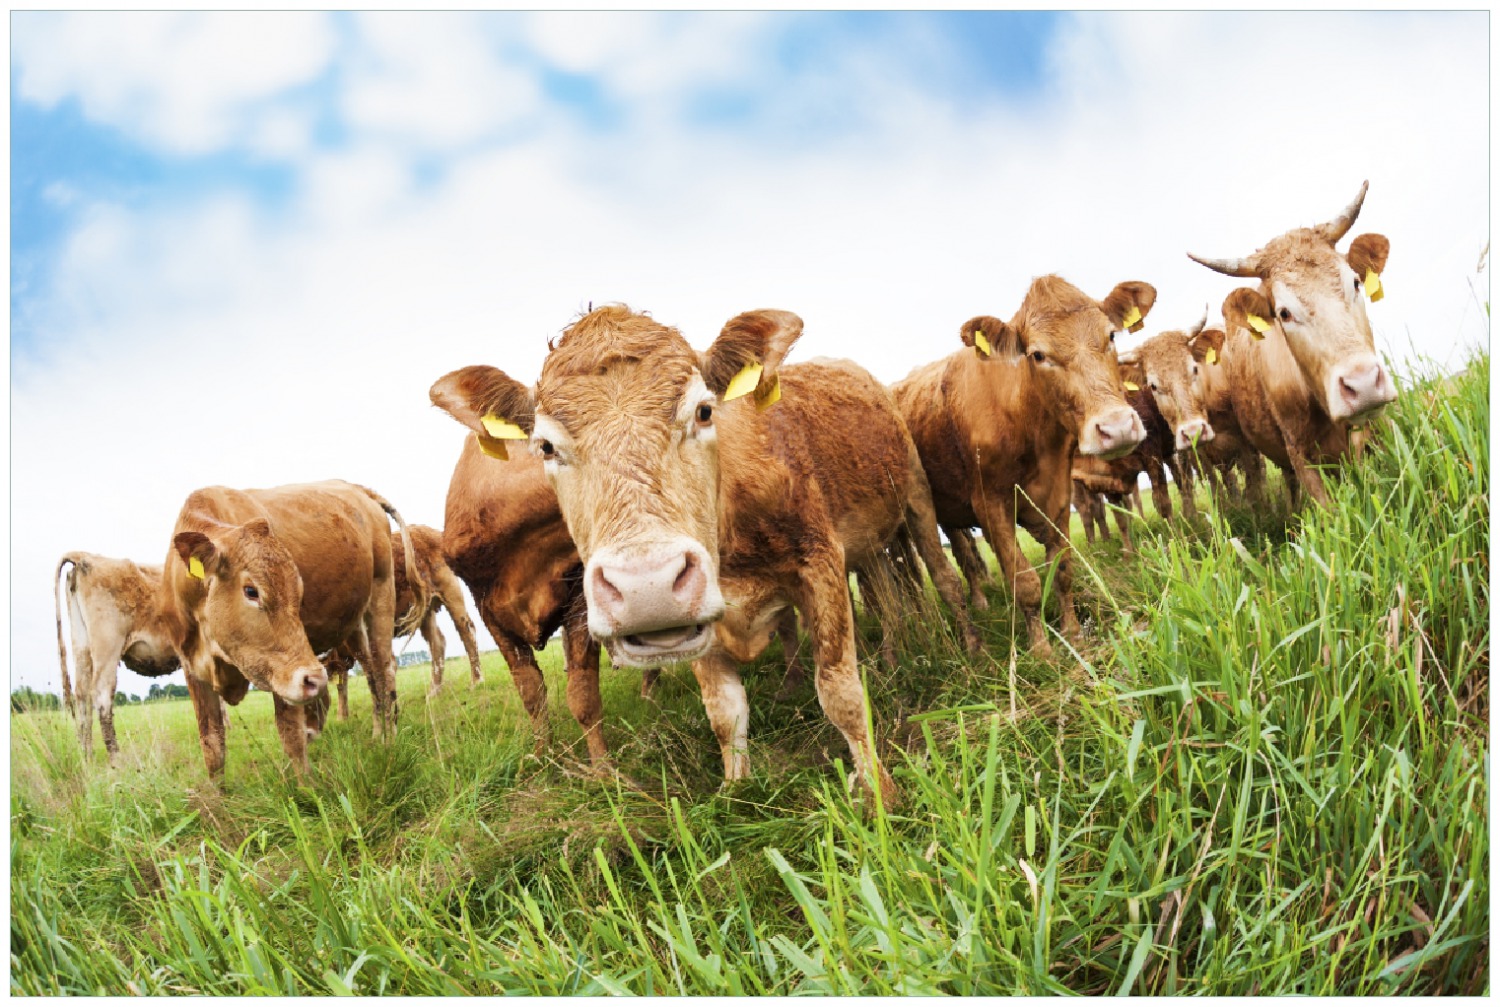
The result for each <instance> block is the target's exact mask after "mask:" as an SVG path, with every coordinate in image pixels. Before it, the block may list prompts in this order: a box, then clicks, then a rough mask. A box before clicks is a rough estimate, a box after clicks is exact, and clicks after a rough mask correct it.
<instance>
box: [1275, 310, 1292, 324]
mask: <svg viewBox="0 0 1500 1007" xmlns="http://www.w3.org/2000/svg"><path fill="white" fill-rule="evenodd" d="M1276 317H1278V318H1280V319H1281V320H1282V321H1283V322H1290V321H1291V320H1292V312H1291V309H1290V308H1282V309H1281V310H1280V311H1278V312H1277V313H1276Z"/></svg>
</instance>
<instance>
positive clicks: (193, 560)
mask: <svg viewBox="0 0 1500 1007" xmlns="http://www.w3.org/2000/svg"><path fill="white" fill-rule="evenodd" d="M188 576H189V577H196V578H198V579H199V580H202V579H203V561H202V560H200V559H199V558H198V557H197V556H189V557H188Z"/></svg>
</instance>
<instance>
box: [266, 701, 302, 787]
mask: <svg viewBox="0 0 1500 1007" xmlns="http://www.w3.org/2000/svg"><path fill="white" fill-rule="evenodd" d="M271 702H272V705H273V706H274V708H275V710H276V733H277V735H278V736H280V738H281V750H282V751H283V752H285V753H286V757H287V758H288V759H290V760H291V762H292V768H293V769H295V770H297V772H299V773H305V772H307V711H306V710H304V709H303V708H302V707H300V706H294V705H292V704H291V703H288V702H287V701H286V700H284V699H282V698H281V697H280V696H278V695H276V694H275V693H272V694H271Z"/></svg>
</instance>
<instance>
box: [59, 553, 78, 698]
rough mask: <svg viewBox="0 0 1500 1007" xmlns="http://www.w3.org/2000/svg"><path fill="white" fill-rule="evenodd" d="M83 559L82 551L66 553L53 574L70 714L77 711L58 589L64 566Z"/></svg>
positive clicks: (60, 646)
mask: <svg viewBox="0 0 1500 1007" xmlns="http://www.w3.org/2000/svg"><path fill="white" fill-rule="evenodd" d="M82 559H83V554H82V553H76V552H70V553H64V554H63V558H62V559H60V560H58V561H57V571H56V572H55V573H54V574H53V575H52V604H53V607H54V610H55V611H56V613H57V660H58V663H59V664H60V665H61V666H62V693H63V705H64V706H66V707H67V708H68V713H70V714H72V713H75V711H74V709H73V683H72V681H71V680H70V679H69V678H68V648H67V646H66V645H65V644H64V643H63V630H62V599H61V598H60V597H59V596H58V589H59V588H60V587H61V585H62V572H63V567H65V566H67V565H69V564H70V563H71V564H72V565H73V566H75V567H76V566H78V564H79V563H80V562H81V560H82Z"/></svg>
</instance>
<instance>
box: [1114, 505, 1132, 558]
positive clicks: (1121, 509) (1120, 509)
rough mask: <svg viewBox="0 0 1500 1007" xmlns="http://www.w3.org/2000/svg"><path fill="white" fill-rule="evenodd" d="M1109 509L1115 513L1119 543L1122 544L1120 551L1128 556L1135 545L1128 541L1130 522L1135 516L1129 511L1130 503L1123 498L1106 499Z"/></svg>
mask: <svg viewBox="0 0 1500 1007" xmlns="http://www.w3.org/2000/svg"><path fill="white" fill-rule="evenodd" d="M1107 499H1108V500H1109V509H1110V510H1112V511H1114V512H1115V525H1116V526H1117V527H1118V528H1119V529H1120V541H1121V542H1122V543H1123V547H1122V549H1121V551H1122V552H1124V553H1125V555H1127V556H1129V555H1130V554H1131V553H1133V552H1135V543H1134V542H1132V541H1130V522H1131V521H1133V520H1134V519H1135V515H1134V514H1133V513H1132V512H1131V510H1130V501H1129V500H1128V499H1127V498H1126V497H1124V496H1115V497H1108V498H1107Z"/></svg>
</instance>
